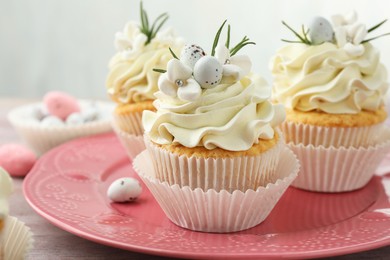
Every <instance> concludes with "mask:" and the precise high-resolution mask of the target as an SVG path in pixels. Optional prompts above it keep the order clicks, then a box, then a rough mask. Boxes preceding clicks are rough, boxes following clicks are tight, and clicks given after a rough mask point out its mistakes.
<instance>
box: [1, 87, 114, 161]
mask: <svg viewBox="0 0 390 260" xmlns="http://www.w3.org/2000/svg"><path fill="white" fill-rule="evenodd" d="M112 108H113V106H112V104H110V103H108V102H102V101H92V100H78V99H76V98H74V97H72V96H70V95H68V94H67V93H63V92H59V91H51V92H48V93H47V94H46V95H45V96H44V98H43V101H42V102H36V103H31V104H27V105H23V106H20V107H16V108H14V109H13V110H11V111H10V112H9V114H8V120H9V121H10V123H11V125H12V126H13V127H14V128H15V130H16V131H17V132H18V134H19V135H20V137H21V138H22V139H23V141H24V142H26V143H27V144H28V145H29V146H30V147H31V148H32V149H33V150H34V151H35V152H36V153H37V154H38V155H42V154H43V153H45V152H47V151H48V150H50V149H52V148H54V147H56V146H58V145H60V144H62V143H64V142H67V141H70V140H72V139H75V138H80V137H85V136H90V135H95V134H102V133H107V132H111V131H112V127H111V118H112V116H111V111H112Z"/></svg>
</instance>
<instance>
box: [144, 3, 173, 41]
mask: <svg viewBox="0 0 390 260" xmlns="http://www.w3.org/2000/svg"><path fill="white" fill-rule="evenodd" d="M140 18H141V26H140V31H141V32H142V33H143V34H145V35H146V37H147V41H146V42H145V45H147V44H149V43H150V42H151V41H152V39H153V38H154V37H156V34H157V32H158V31H159V30H160V29H161V27H162V26H163V25H164V23H165V22H166V21H167V20H168V18H169V16H168V14H167V13H163V14H160V15H159V16H158V17H157V18H156V19H155V20H154V22H153V24H152V26H151V27H150V24H149V18H148V14H147V13H146V11H145V9H144V8H143V4H142V1H141V2H140Z"/></svg>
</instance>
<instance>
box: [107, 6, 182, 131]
mask: <svg viewBox="0 0 390 260" xmlns="http://www.w3.org/2000/svg"><path fill="white" fill-rule="evenodd" d="M140 10H141V17H140V18H141V24H138V23H137V22H135V21H130V22H128V23H127V24H126V26H125V28H124V29H123V31H122V32H118V33H116V35H115V47H116V50H117V53H116V54H115V56H114V57H113V58H112V59H111V61H110V62H109V73H108V76H107V80H106V87H107V93H108V95H109V96H110V97H111V99H112V100H113V101H115V103H116V104H117V105H116V108H115V111H114V123H115V124H116V126H117V128H118V129H119V130H121V131H124V132H126V133H129V134H133V135H138V136H142V135H143V132H144V130H143V127H142V123H141V116H142V112H143V111H144V110H155V108H154V107H153V100H154V99H155V97H154V93H155V92H156V91H157V90H158V87H157V81H158V77H159V73H157V72H154V71H153V68H157V67H165V66H166V64H167V62H168V60H169V59H170V58H171V54H170V52H169V49H168V47H171V48H172V49H173V50H174V51H180V50H181V48H182V46H183V40H182V39H181V38H179V37H177V36H176V34H175V32H174V31H173V30H172V28H168V29H165V30H160V29H161V27H162V26H163V25H164V23H165V22H166V21H167V19H168V14H166V13H163V14H161V15H160V16H158V18H156V19H155V21H154V22H153V23H149V21H148V16H147V14H146V12H145V10H144V9H143V6H142V2H141V3H140Z"/></svg>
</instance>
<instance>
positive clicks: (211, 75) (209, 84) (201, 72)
mask: <svg viewBox="0 0 390 260" xmlns="http://www.w3.org/2000/svg"><path fill="white" fill-rule="evenodd" d="M194 78H195V80H196V81H197V82H198V83H199V84H200V86H201V87H202V88H213V87H215V86H217V85H218V84H219V82H221V79H222V65H221V64H220V63H219V61H218V60H217V58H215V57H213V56H204V57H202V58H200V59H199V60H198V62H197V63H196V64H195V67H194Z"/></svg>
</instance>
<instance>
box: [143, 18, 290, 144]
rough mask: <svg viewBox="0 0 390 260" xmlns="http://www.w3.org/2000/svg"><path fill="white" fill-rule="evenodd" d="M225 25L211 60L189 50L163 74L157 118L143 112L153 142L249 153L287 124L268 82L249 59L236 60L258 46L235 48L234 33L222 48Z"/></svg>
mask: <svg viewBox="0 0 390 260" xmlns="http://www.w3.org/2000/svg"><path fill="white" fill-rule="evenodd" d="M225 22H226V21H225ZM224 24H225V23H224ZM224 24H223V25H222V26H221V28H220V29H219V31H218V33H217V36H216V40H215V41H214V45H213V48H212V52H211V55H206V53H205V51H204V50H203V49H202V48H201V47H199V46H196V45H187V46H185V48H184V49H183V51H182V53H181V55H180V59H179V58H178V57H177V56H176V55H175V54H174V53H172V55H173V56H174V57H175V58H174V59H172V60H170V61H169V62H168V66H167V70H166V72H164V71H161V72H164V73H163V74H162V75H161V76H160V79H159V82H158V86H159V89H160V90H159V91H158V92H156V94H155V95H156V97H157V99H156V101H154V105H155V107H156V108H157V112H152V111H144V113H143V118H142V119H143V126H144V129H145V132H146V133H147V134H148V135H149V137H150V138H151V140H152V141H153V142H155V143H158V144H175V143H179V144H181V145H183V146H186V147H196V146H203V147H205V148H207V149H214V148H216V147H219V148H222V149H225V150H230V151H245V150H248V149H250V148H251V147H252V146H253V144H256V143H258V142H259V139H265V140H268V139H272V138H273V137H274V127H276V126H277V125H279V124H280V123H281V122H282V121H283V120H284V118H285V112H284V109H283V107H282V106H281V105H274V104H272V103H271V102H270V101H269V99H270V96H271V88H270V87H269V86H267V84H266V82H265V81H264V80H263V79H262V78H260V77H259V76H258V75H255V74H251V73H250V70H251V61H250V59H249V57H248V56H247V55H236V53H237V52H238V51H239V50H240V49H241V48H242V47H244V46H245V45H248V44H253V43H252V42H249V39H248V38H246V37H244V39H243V40H242V41H241V42H240V43H239V44H237V45H236V46H235V47H233V48H230V47H229V40H230V27H229V30H228V37H227V39H228V40H227V42H226V44H218V41H219V35H220V33H221V30H222V28H223V26H224Z"/></svg>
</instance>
